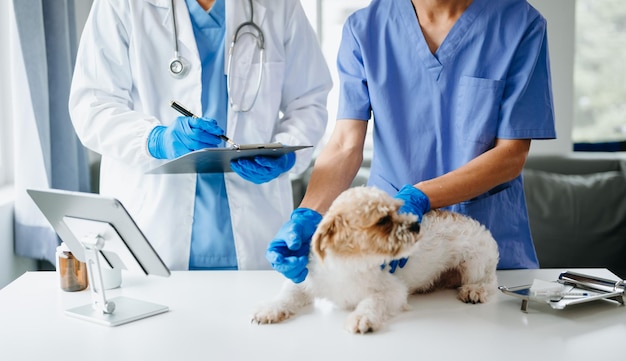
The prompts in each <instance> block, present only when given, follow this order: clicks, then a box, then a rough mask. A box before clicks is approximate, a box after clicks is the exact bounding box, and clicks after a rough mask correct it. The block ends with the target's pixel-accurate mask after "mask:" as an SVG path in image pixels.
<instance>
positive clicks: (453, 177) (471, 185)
mask: <svg viewBox="0 0 626 361" xmlns="http://www.w3.org/2000/svg"><path fill="white" fill-rule="evenodd" d="M529 148H530V140H528V139H523V140H502V139H500V140H498V141H497V142H496V146H495V147H494V148H493V149H491V150H489V151H487V152H485V153H484V154H482V155H481V156H479V157H477V158H475V159H474V160H472V161H471V162H469V163H467V164H466V165H464V166H462V167H460V168H458V169H456V170H454V171H451V172H449V173H447V174H444V175H442V176H440V177H437V178H434V179H430V180H425V181H423V182H420V183H418V184H416V187H417V188H419V189H420V190H421V191H422V192H424V193H425V194H426V195H428V198H429V199H430V203H431V208H433V209H434V208H440V207H445V206H449V205H452V204H456V203H459V202H462V201H466V200H468V199H472V198H474V197H476V196H479V195H481V194H483V193H485V192H487V191H488V190H490V189H492V188H493V187H495V186H497V185H499V184H502V183H505V182H507V181H510V180H511V179H514V178H515V177H517V176H518V175H519V174H520V173H521V171H522V168H523V167H524V163H525V162H526V157H527V156H528V150H529Z"/></svg>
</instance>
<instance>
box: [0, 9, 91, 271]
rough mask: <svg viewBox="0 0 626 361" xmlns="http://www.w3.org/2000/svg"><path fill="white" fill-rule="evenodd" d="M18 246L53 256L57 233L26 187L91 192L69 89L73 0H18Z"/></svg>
mask: <svg viewBox="0 0 626 361" xmlns="http://www.w3.org/2000/svg"><path fill="white" fill-rule="evenodd" d="M11 10H12V16H11V48H10V51H9V54H10V56H11V71H10V81H11V87H12V99H13V100H14V102H13V107H12V108H13V114H12V117H13V124H14V132H15V138H14V139H15V141H14V148H15V149H14V154H15V158H14V162H15V253H16V254H17V255H20V256H24V257H29V258H34V259H38V260H48V261H50V262H51V263H53V264H54V261H55V260H54V259H55V249H56V247H57V245H58V244H59V240H58V237H57V236H56V233H55V232H54V230H53V229H52V227H51V226H50V224H49V223H48V222H47V220H46V219H45V218H44V216H43V214H41V212H40V210H39V208H37V206H36V205H35V204H34V203H33V201H32V200H31V199H30V197H29V196H28V194H27V193H26V189H29V188H35V189H45V188H55V189H64V190H72V191H82V192H89V191H90V188H89V184H90V182H89V169H88V159H87V153H86V150H85V149H84V148H83V146H82V145H81V144H80V141H79V140H78V138H77V137H76V135H75V133H74V128H73V127H72V124H71V121H70V117H69V110H68V96H69V88H70V83H71V77H72V72H73V68H74V60H75V54H76V46H77V39H76V22H75V18H74V1H73V0H12V9H11Z"/></svg>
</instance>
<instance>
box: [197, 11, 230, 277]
mask: <svg viewBox="0 0 626 361" xmlns="http://www.w3.org/2000/svg"><path fill="white" fill-rule="evenodd" d="M187 8H188V9H189V13H190V15H191V23H192V24H193V31H194V35H195V38H196V43H197V46H198V52H199V54H200V57H201V59H200V60H201V62H202V116H203V117H207V118H213V119H215V120H217V123H218V124H219V126H220V127H222V128H223V129H224V130H226V121H227V112H228V96H227V90H226V75H225V74H224V33H225V10H224V9H225V7H224V0H216V1H215V3H214V4H213V6H212V7H211V9H210V11H209V12H206V11H204V9H202V7H201V6H200V5H199V4H198V3H197V1H195V0H187ZM220 146H224V144H222V145H220ZM189 269H191V270H199V269H237V255H236V252H235V243H234V237H233V230H232V223H231V219H230V207H229V205H228V197H227V195H226V185H225V184H224V175H223V174H222V173H207V174H198V181H197V186H196V199H195V205H194V218H193V227H192V231H191V251H190V256H189Z"/></svg>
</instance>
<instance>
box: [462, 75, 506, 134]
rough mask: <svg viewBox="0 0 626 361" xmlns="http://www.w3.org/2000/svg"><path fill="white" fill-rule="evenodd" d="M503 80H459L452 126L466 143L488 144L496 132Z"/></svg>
mask: <svg viewBox="0 0 626 361" xmlns="http://www.w3.org/2000/svg"><path fill="white" fill-rule="evenodd" d="M503 90H504V81H501V80H493V79H484V78H475V77H469V76H463V77H461V79H460V81H459V95H458V97H457V103H456V105H455V110H456V112H455V117H454V122H455V127H456V129H457V130H458V131H459V134H462V137H463V138H464V139H466V140H468V141H471V142H476V143H482V144H487V145H489V144H492V143H493V141H494V139H495V137H496V135H497V132H498V123H499V121H498V117H499V110H500V102H501V100H502V94H503Z"/></svg>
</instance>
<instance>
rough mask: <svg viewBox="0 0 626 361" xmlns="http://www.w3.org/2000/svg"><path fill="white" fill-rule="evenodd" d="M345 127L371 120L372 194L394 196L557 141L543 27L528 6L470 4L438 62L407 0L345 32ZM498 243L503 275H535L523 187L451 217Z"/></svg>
mask: <svg viewBox="0 0 626 361" xmlns="http://www.w3.org/2000/svg"><path fill="white" fill-rule="evenodd" d="M337 65H338V71H339V79H340V82H339V85H340V99H339V109H338V115H337V118H338V119H358V120H369V119H370V117H372V116H373V120H374V155H373V159H372V168H371V175H370V179H369V185H373V186H376V187H378V188H381V189H383V190H385V191H387V192H388V193H389V194H395V193H396V192H397V191H398V190H399V189H400V188H401V187H402V186H403V185H404V184H409V183H410V184H416V183H418V182H420V181H423V180H427V179H432V178H435V177H438V176H441V175H443V174H445V173H448V172H450V171H452V170H454V169H456V168H459V167H461V166H463V165H464V164H466V163H468V162H469V161H470V160H472V159H474V158H476V157H477V156H479V155H481V154H482V153H484V152H486V151H488V150H489V149H491V148H493V146H494V144H495V141H496V139H497V138H502V139H528V138H530V139H551V138H555V137H556V132H555V128H554V114H553V104H552V88H551V83H550V71H549V69H550V64H549V56H548V44H547V35H546V21H545V19H544V18H543V17H542V16H541V15H540V14H539V12H537V11H536V10H535V9H534V8H532V7H531V6H530V5H529V4H528V3H527V2H526V1H525V0H498V1H490V0H474V1H473V2H472V4H471V5H470V6H469V7H468V8H467V9H466V11H465V12H464V13H463V14H462V15H461V17H460V18H459V19H458V20H457V22H456V23H455V24H454V26H453V27H452V29H451V30H450V32H449V34H448V35H447V37H446V38H445V40H444V41H443V42H442V44H441V46H440V47H439V49H438V50H437V51H436V53H435V54H432V52H431V51H430V49H429V48H428V45H427V43H426V40H425V38H424V35H423V34H422V31H421V28H420V26H419V23H418V21H417V17H416V15H415V11H414V9H413V7H412V4H411V1H410V0H373V1H372V2H371V4H370V5H369V6H368V7H366V8H364V9H361V10H358V11H357V12H355V13H354V14H352V15H351V16H350V17H349V18H348V20H347V22H346V24H345V25H344V29H343V35H342V41H341V45H340V49H339V54H338V60H337ZM448 208H449V209H450V210H453V211H457V212H460V213H463V214H466V215H468V216H471V217H473V218H475V219H477V220H478V221H480V222H481V223H482V224H484V225H485V226H486V227H487V228H489V230H490V231H491V232H492V234H493V235H494V237H495V238H496V240H497V241H498V245H499V248H500V263H499V265H498V268H500V269H508V268H537V267H538V266H539V264H538V261H537V256H536V254H535V249H534V246H533V243H532V238H531V235H530V227H529V223H528V214H527V210H526V202H525V199H524V190H523V184H522V178H521V176H519V177H517V178H516V179H514V180H512V181H510V182H508V183H506V184H503V185H500V186H498V187H496V188H494V189H493V190H491V191H489V192H487V193H486V194H483V195H481V196H479V197H477V198H476V199H472V200H469V201H466V202H462V203H460V204H456V205H454V206H452V207H448Z"/></svg>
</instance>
